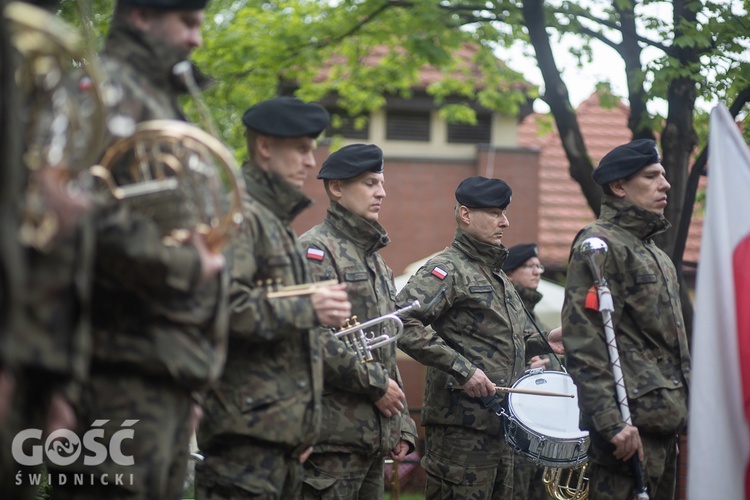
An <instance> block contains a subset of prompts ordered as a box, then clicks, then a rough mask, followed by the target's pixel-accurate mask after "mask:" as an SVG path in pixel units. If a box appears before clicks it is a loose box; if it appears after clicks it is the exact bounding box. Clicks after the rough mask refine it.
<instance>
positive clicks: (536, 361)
mask: <svg viewBox="0 0 750 500" xmlns="http://www.w3.org/2000/svg"><path fill="white" fill-rule="evenodd" d="M548 364H549V358H540V357H539V356H534V357H533V358H531V359H530V360H529V367H531V368H544V367H545V366H546V365H548Z"/></svg>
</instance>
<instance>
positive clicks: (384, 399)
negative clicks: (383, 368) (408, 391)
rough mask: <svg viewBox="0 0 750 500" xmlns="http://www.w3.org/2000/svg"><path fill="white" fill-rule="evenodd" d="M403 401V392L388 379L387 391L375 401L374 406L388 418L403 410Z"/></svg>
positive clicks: (393, 381) (394, 382)
mask: <svg viewBox="0 0 750 500" xmlns="http://www.w3.org/2000/svg"><path fill="white" fill-rule="evenodd" d="M404 399H405V396H404V392H403V391H402V390H401V388H400V387H399V386H398V384H397V383H396V381H395V380H393V379H392V378H391V379H388V390H387V391H386V393H385V394H383V395H382V396H381V397H380V399H378V400H377V401H375V406H377V408H378V410H380V413H382V414H383V415H385V416H386V417H389V418H390V417H392V416H394V415H398V414H399V413H401V411H402V410H403V409H404V403H403V401H404Z"/></svg>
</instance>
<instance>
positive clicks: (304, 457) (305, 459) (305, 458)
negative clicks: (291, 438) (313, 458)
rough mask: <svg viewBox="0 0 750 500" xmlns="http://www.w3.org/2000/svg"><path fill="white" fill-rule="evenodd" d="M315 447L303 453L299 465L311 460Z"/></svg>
mask: <svg viewBox="0 0 750 500" xmlns="http://www.w3.org/2000/svg"><path fill="white" fill-rule="evenodd" d="M312 452H313V447H312V446H310V447H309V448H308V449H306V450H305V451H303V452H302V454H301V455H300V456H299V463H301V464H304V463H305V461H307V459H308V458H310V455H312Z"/></svg>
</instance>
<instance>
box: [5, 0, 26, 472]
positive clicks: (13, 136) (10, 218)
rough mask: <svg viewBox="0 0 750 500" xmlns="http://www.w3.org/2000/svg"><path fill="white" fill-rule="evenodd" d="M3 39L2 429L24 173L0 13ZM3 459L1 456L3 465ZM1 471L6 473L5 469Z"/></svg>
mask: <svg viewBox="0 0 750 500" xmlns="http://www.w3.org/2000/svg"><path fill="white" fill-rule="evenodd" d="M5 4H6V2H5V0H0V11H2V10H3V9H4V8H5ZM0 40H2V43H0V144H3V149H2V159H1V160H0V190H2V192H1V193H0V232H1V233H2V235H3V237H2V238H0V429H3V428H4V423H5V418H6V416H7V415H8V413H9V412H10V409H11V400H12V396H13V388H14V385H15V383H14V377H13V374H12V371H11V362H12V359H11V356H10V354H11V351H10V346H9V344H8V342H9V340H10V332H11V331H12V329H13V319H14V318H15V316H16V314H15V312H16V311H17V307H15V303H16V298H17V295H16V293H15V291H16V290H19V289H20V288H21V287H20V286H19V282H20V276H19V275H18V272H19V271H20V269H19V265H18V263H19V262H21V252H20V247H19V245H18V239H17V238H16V237H15V233H16V231H17V228H18V221H17V219H16V214H15V207H14V203H15V202H16V198H17V197H18V192H19V191H20V188H19V184H20V182H19V178H20V173H21V157H20V138H19V137H18V135H17V134H18V132H17V131H18V128H17V125H18V121H19V114H18V110H17V109H16V108H15V106H14V103H15V102H16V95H17V93H18V88H17V87H16V82H15V64H14V63H13V59H12V58H13V54H12V51H11V44H10V37H9V33H8V26H7V23H6V20H5V16H0ZM2 453H3V454H4V453H5V452H2ZM3 462H4V461H3V460H0V467H2V464H3ZM2 473H3V476H4V477H5V474H6V471H5V469H3V470H2Z"/></svg>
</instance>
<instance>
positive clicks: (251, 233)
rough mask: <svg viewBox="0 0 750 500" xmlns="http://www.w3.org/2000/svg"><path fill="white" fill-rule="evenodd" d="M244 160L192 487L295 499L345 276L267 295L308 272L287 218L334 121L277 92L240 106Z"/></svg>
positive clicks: (211, 495)
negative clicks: (298, 291)
mask: <svg viewBox="0 0 750 500" xmlns="http://www.w3.org/2000/svg"><path fill="white" fill-rule="evenodd" d="M242 122H243V124H244V125H245V127H247V132H246V138H247V148H248V155H249V160H248V161H247V162H246V163H245V164H244V165H243V167H242V175H243V177H244V179H245V184H246V186H247V196H246V197H245V200H244V208H245V221H244V223H243V226H242V228H241V230H240V232H239V234H238V236H237V238H236V240H235V241H234V242H233V244H232V246H231V249H230V252H229V258H230V265H231V277H232V283H231V286H230V307H231V311H230V318H229V330H230V339H229V354H228V358H227V363H226V368H225V370H224V373H223V375H222V377H221V379H220V381H219V382H218V383H217V384H216V385H215V386H214V387H213V388H212V389H211V390H210V391H209V393H208V394H207V396H206V400H205V415H204V419H203V421H202V423H201V426H200V428H199V431H198V445H199V447H200V449H201V452H202V453H203V454H204V456H205V460H204V462H203V463H201V464H199V465H198V467H197V470H196V497H197V498H199V499H219V498H222V499H223V498H278V499H287V498H296V497H298V496H299V495H300V490H301V486H302V462H304V460H305V459H306V458H307V456H309V454H310V452H311V451H312V446H313V444H315V442H316V441H317V439H318V433H319V430H320V418H321V394H322V389H323V367H322V355H323V353H322V350H321V338H320V333H319V331H318V327H319V326H321V325H322V326H327V327H338V326H340V325H341V323H342V322H343V320H344V319H345V318H347V317H349V315H350V312H351V304H350V303H349V301H348V299H347V294H346V291H345V285H343V284H338V285H334V286H331V287H321V288H318V289H316V290H315V291H314V292H313V293H311V294H304V295H294V296H290V297H279V298H270V297H269V296H268V292H270V291H272V290H271V289H272V287H276V286H278V285H283V286H293V285H301V284H305V283H309V282H310V281H311V278H310V273H309V269H308V267H307V262H306V259H305V258H304V256H303V255H302V253H301V252H300V249H299V246H298V242H297V238H296V236H295V234H294V232H293V230H292V229H291V228H290V226H289V224H290V223H291V222H292V220H293V219H294V217H295V216H296V215H297V214H299V213H300V212H301V211H302V210H304V209H305V208H307V207H308V206H309V205H310V203H311V200H310V199H309V198H307V197H306V196H305V195H304V194H303V193H302V192H301V189H302V187H303V185H304V182H305V180H306V179H307V176H308V175H309V174H310V172H311V171H312V169H313V168H314V167H315V163H316V162H315V158H314V156H313V151H314V149H315V147H316V138H317V137H318V135H320V133H321V132H322V131H323V130H324V129H325V127H326V126H327V125H328V123H329V116H328V113H327V112H326V111H325V110H324V109H323V108H322V107H321V106H319V105H317V104H312V103H305V102H302V101H300V100H299V99H294V98H286V97H282V98H275V99H270V100H267V101H263V102H261V103H258V104H256V105H254V106H251V107H250V108H249V109H248V110H247V111H246V112H245V114H244V115H243V117H242Z"/></svg>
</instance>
